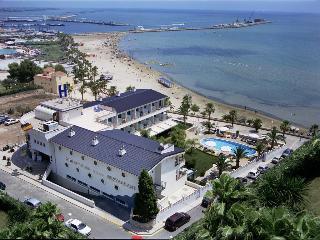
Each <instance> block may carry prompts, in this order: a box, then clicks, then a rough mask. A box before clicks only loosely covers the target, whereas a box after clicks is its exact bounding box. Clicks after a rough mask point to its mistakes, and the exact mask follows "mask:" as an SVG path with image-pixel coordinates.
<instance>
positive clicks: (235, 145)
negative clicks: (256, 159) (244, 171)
mask: <svg viewBox="0 0 320 240" xmlns="http://www.w3.org/2000/svg"><path fill="white" fill-rule="evenodd" d="M200 143H201V144H202V145H204V146H206V147H208V148H210V147H212V143H213V144H215V145H214V148H215V149H217V150H218V151H221V148H222V147H224V146H226V147H230V148H231V154H233V151H235V150H236V149H237V148H238V147H242V148H244V149H245V150H246V156H247V157H250V156H253V155H254V154H256V150H254V149H253V148H251V147H249V146H246V145H244V144H240V143H237V142H232V141H228V140H223V139H220V138H205V139H202V140H201V141H200ZM210 143H211V144H210Z"/></svg>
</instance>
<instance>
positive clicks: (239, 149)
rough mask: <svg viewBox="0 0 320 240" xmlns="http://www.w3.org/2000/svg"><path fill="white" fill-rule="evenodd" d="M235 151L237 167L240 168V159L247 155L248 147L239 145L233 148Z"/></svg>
mask: <svg viewBox="0 0 320 240" xmlns="http://www.w3.org/2000/svg"><path fill="white" fill-rule="evenodd" d="M233 153H234V155H235V157H236V168H239V166H240V159H241V158H244V157H246V149H245V148H244V147H242V146H239V147H237V148H236V149H234V150H233Z"/></svg>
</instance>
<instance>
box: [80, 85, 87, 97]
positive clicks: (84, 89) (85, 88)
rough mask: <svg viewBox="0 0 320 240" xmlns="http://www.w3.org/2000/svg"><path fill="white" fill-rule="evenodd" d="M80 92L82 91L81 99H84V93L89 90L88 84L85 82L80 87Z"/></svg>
mask: <svg viewBox="0 0 320 240" xmlns="http://www.w3.org/2000/svg"><path fill="white" fill-rule="evenodd" d="M79 92H80V93H81V100H82V101H83V95H84V94H85V93H86V92H87V86H86V84H85V83H84V82H83V83H82V85H81V87H80V88H79Z"/></svg>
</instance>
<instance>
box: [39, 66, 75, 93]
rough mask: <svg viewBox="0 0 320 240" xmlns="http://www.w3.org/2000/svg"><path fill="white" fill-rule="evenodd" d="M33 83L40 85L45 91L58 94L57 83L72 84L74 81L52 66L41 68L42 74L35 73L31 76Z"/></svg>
mask: <svg viewBox="0 0 320 240" xmlns="http://www.w3.org/2000/svg"><path fill="white" fill-rule="evenodd" d="M33 82H34V84H35V85H38V86H40V87H42V88H43V89H44V90H45V91H46V92H49V93H54V94H58V93H59V85H60V86H61V87H63V86H64V85H67V86H71V87H72V86H73V85H74V81H73V79H72V78H71V77H69V76H68V75H67V74H66V73H64V72H61V71H55V70H54V68H53V67H47V68H45V69H43V72H42V74H37V75H36V76H34V78H33Z"/></svg>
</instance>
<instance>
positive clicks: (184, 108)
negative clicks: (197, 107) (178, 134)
mask: <svg viewBox="0 0 320 240" xmlns="http://www.w3.org/2000/svg"><path fill="white" fill-rule="evenodd" d="M191 105H192V98H191V96H190V95H185V96H184V97H183V99H182V101H181V105H180V107H179V113H180V114H181V115H182V116H183V123H184V125H186V121H187V115H188V114H189V111H190V108H191Z"/></svg>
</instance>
